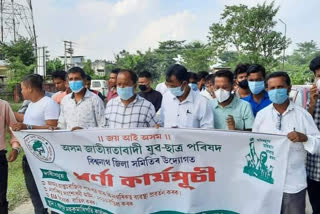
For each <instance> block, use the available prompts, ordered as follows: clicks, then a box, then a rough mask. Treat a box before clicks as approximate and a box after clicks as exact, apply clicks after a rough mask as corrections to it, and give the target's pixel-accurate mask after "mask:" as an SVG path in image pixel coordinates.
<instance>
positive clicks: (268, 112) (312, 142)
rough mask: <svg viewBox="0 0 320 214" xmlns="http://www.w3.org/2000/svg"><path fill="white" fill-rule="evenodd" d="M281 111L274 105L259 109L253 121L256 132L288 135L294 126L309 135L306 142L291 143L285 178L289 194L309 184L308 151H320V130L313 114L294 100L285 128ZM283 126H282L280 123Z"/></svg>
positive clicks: (289, 107) (285, 121) (285, 116)
mask: <svg viewBox="0 0 320 214" xmlns="http://www.w3.org/2000/svg"><path fill="white" fill-rule="evenodd" d="M278 115H279V112H278V111H277V110H276V109H275V108H274V107H273V104H271V105H269V106H267V107H265V108H264V109H262V110H261V111H259V112H258V114H257V116H256V119H255V121H254V124H253V128H252V131H253V132H262V133H270V134H282V135H287V134H288V133H290V132H292V131H293V130H294V129H295V131H297V132H300V133H303V134H305V135H307V137H308V141H307V142H304V143H293V142H290V150H289V157H288V166H287V175H286V180H285V186H284V192H285V193H291V194H293V193H298V192H300V191H301V190H303V189H305V188H306V187H307V183H306V179H307V175H306V167H305V161H306V156H307V151H308V152H310V153H312V154H313V153H319V144H320V140H319V137H320V133H319V130H318V128H317V127H316V125H315V123H314V121H313V119H312V117H311V115H310V114H309V113H308V112H307V111H306V110H305V109H303V108H302V107H300V106H298V105H296V104H294V103H292V102H290V104H289V106H288V108H287V110H286V111H285V112H284V113H283V114H282V118H281V130H279V129H277V123H278V124H279V121H280V120H278V117H279V116H278ZM278 128H279V125H278Z"/></svg>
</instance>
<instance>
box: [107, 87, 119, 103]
mask: <svg viewBox="0 0 320 214" xmlns="http://www.w3.org/2000/svg"><path fill="white" fill-rule="evenodd" d="M117 96H118V94H117V89H116V88H110V89H109V91H108V93H107V96H106V103H107V102H109V100H111V99H112V98H115V97H117Z"/></svg>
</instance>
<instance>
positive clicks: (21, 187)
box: [6, 103, 29, 210]
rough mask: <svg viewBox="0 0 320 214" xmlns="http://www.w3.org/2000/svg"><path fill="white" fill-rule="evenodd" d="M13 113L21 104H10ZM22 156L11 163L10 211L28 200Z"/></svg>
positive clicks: (7, 139)
mask: <svg viewBox="0 0 320 214" xmlns="http://www.w3.org/2000/svg"><path fill="white" fill-rule="evenodd" d="M10 105H11V108H12V110H13V111H17V110H18V108H19V107H20V105H21V103H10ZM6 142H7V150H8V153H9V152H10V151H11V148H10V145H9V136H8V135H7V136H6ZM22 156H23V152H21V153H20V154H19V156H18V158H17V160H15V161H14V162H12V163H9V177H8V194H7V196H8V201H9V210H13V209H14V208H15V207H17V206H19V205H21V204H22V202H24V201H26V200H28V198H29V194H28V191H27V189H26V186H25V183H24V176H23V173H22Z"/></svg>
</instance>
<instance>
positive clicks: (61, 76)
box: [52, 70, 70, 104]
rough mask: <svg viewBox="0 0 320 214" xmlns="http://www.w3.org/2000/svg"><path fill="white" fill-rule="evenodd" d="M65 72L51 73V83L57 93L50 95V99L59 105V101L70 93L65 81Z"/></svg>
mask: <svg viewBox="0 0 320 214" xmlns="http://www.w3.org/2000/svg"><path fill="white" fill-rule="evenodd" d="M66 75H67V72H65V71H62V70H58V71H55V72H53V73H52V81H53V83H54V85H55V86H56V89H57V90H58V92H57V93H55V94H54V95H52V99H53V100H54V101H55V102H56V103H58V104H60V103H61V100H62V99H63V98H64V96H66V95H67V94H69V93H70V89H69V86H68V81H67V80H66Z"/></svg>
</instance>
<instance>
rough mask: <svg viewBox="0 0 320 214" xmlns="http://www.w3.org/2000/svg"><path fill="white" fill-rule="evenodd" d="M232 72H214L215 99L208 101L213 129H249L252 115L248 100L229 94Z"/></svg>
mask: <svg viewBox="0 0 320 214" xmlns="http://www.w3.org/2000/svg"><path fill="white" fill-rule="evenodd" d="M233 81H234V79H233V74H232V72H231V71H229V70H220V71H217V72H216V73H215V77H214V93H215V95H216V99H214V100H211V101H210V102H209V103H210V104H211V106H212V111H213V117H214V128H215V129H227V130H247V131H251V129H252V125H253V121H254V117H253V114H252V110H251V106H250V104H249V103H248V102H246V101H243V100H240V99H239V98H238V97H236V96H234V95H233V94H231V92H232V89H233Z"/></svg>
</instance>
